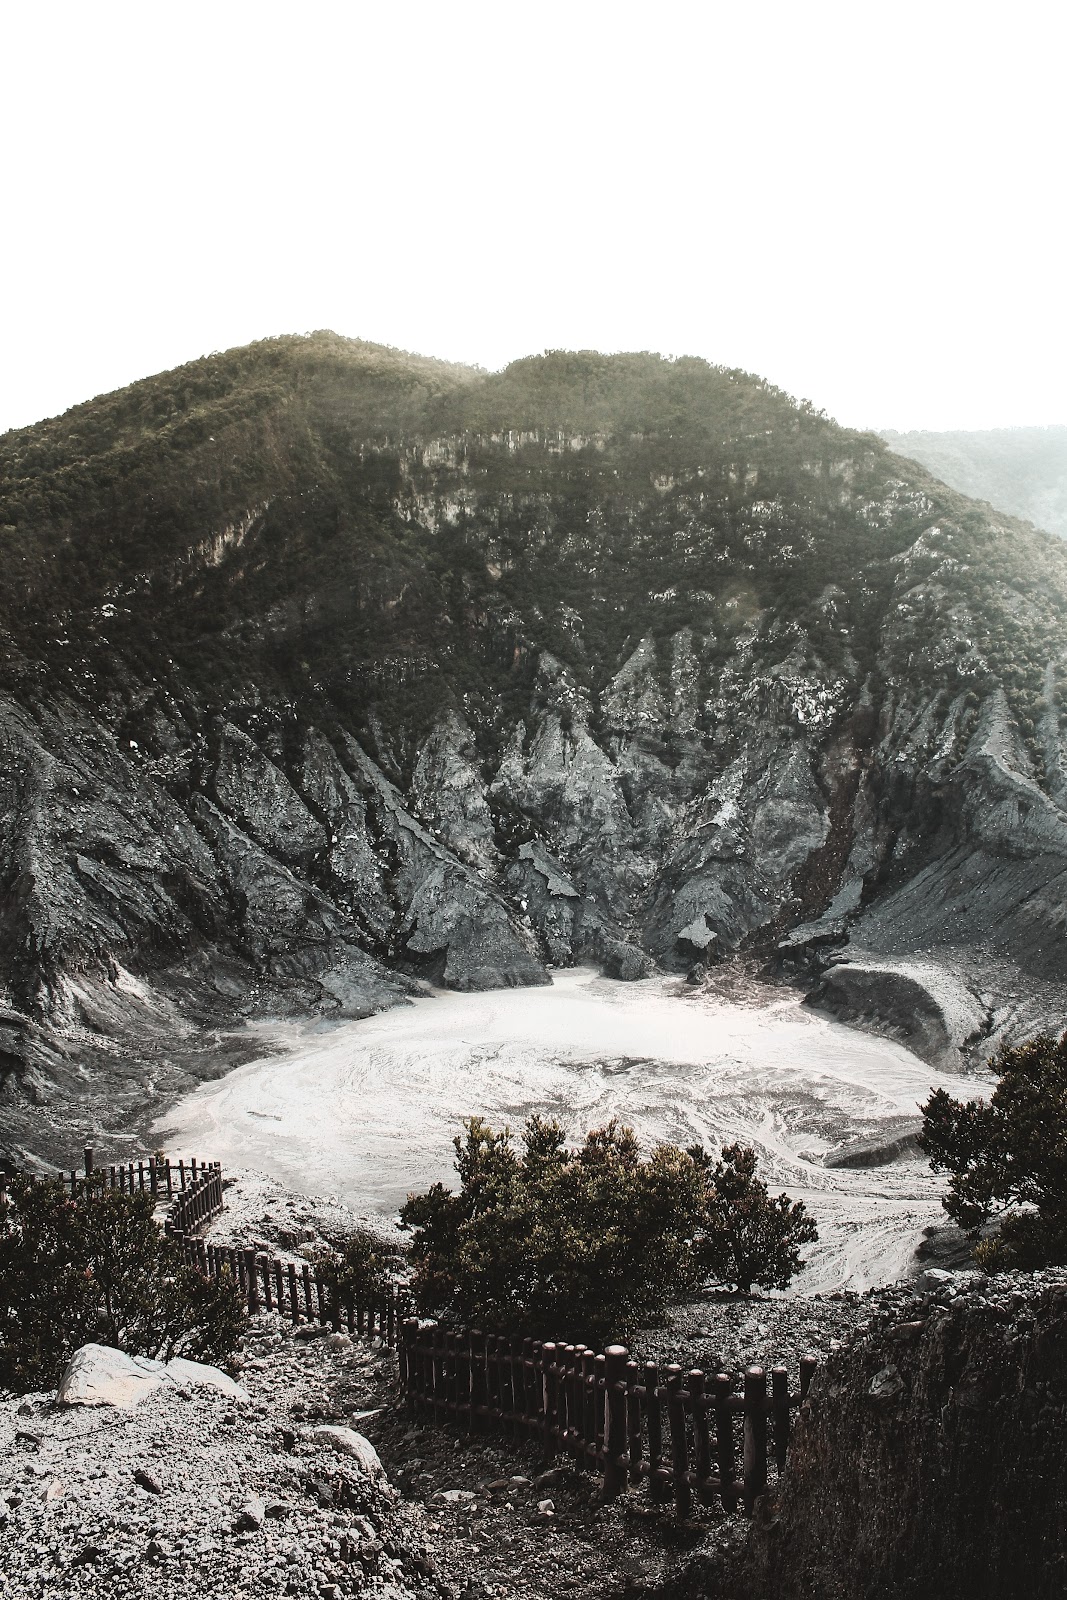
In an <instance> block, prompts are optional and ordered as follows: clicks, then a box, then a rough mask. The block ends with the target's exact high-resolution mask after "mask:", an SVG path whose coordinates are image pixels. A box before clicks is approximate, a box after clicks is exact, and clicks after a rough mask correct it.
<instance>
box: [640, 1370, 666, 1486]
mask: <svg viewBox="0 0 1067 1600" xmlns="http://www.w3.org/2000/svg"><path fill="white" fill-rule="evenodd" d="M644 1389H645V1432H646V1433H647V1435H648V1493H649V1498H650V1499H651V1501H652V1503H653V1505H662V1504H663V1503H664V1501H665V1500H666V1499H667V1485H666V1484H665V1483H664V1481H663V1410H662V1406H661V1402H660V1397H659V1367H658V1366H657V1365H656V1363H655V1362H654V1361H648V1362H646V1363H645V1383H644Z"/></svg>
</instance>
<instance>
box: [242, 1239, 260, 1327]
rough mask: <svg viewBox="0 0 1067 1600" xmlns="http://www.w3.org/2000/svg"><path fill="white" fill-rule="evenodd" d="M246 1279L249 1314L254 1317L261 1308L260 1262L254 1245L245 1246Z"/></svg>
mask: <svg viewBox="0 0 1067 1600" xmlns="http://www.w3.org/2000/svg"><path fill="white" fill-rule="evenodd" d="M245 1279H246V1281H247V1291H248V1315H249V1316H250V1317H254V1316H255V1315H256V1313H257V1311H258V1310H259V1262H258V1261H257V1260H256V1252H255V1249H254V1248H253V1246H252V1245H246V1246H245Z"/></svg>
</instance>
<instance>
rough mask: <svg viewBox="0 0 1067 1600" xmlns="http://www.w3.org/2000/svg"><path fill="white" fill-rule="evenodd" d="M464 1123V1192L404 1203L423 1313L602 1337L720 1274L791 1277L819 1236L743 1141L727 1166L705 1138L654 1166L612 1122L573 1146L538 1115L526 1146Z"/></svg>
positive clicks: (726, 1277)
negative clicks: (760, 1171)
mask: <svg viewBox="0 0 1067 1600" xmlns="http://www.w3.org/2000/svg"><path fill="white" fill-rule="evenodd" d="M464 1126H465V1129H466V1133H465V1135H464V1136H461V1137H457V1138H456V1139H455V1141H454V1143H455V1148H456V1171H457V1173H458V1175H459V1179H460V1187H459V1190H458V1191H457V1192H453V1191H452V1190H450V1189H447V1188H445V1187H444V1185H443V1184H439V1183H438V1184H434V1186H433V1187H432V1188H431V1189H430V1190H428V1191H427V1193H425V1194H422V1195H412V1196H410V1197H409V1199H408V1202H407V1204H406V1205H405V1206H404V1208H403V1210H402V1211H401V1221H402V1222H403V1224H404V1225H405V1227H407V1228H409V1229H411V1231H412V1234H413V1241H412V1245H411V1257H412V1262H413V1266H414V1280H413V1285H412V1287H413V1289H414V1292H415V1297H416V1301H417V1303H418V1306H419V1309H420V1311H422V1312H423V1313H424V1314H428V1315H434V1316H443V1317H446V1318H449V1319H451V1320H454V1321H457V1322H460V1323H467V1324H479V1323H480V1324H483V1325H485V1326H486V1327H489V1328H493V1329H498V1330H501V1331H505V1332H517V1331H519V1330H522V1331H523V1332H527V1333H531V1334H540V1335H542V1336H549V1335H550V1336H552V1337H555V1338H566V1339H582V1340H585V1341H587V1342H589V1343H595V1342H597V1341H598V1340H600V1339H602V1338H604V1337H605V1336H607V1335H610V1334H614V1335H619V1334H622V1333H623V1332H626V1331H627V1330H629V1329H631V1328H634V1327H638V1326H641V1325H642V1324H649V1323H653V1322H656V1321H658V1320H660V1319H661V1318H662V1315H663V1312H664V1310H665V1308H666V1306H667V1305H668V1304H669V1303H670V1302H671V1301H672V1300H678V1299H681V1298H683V1297H684V1296H685V1295H687V1294H691V1293H693V1292H694V1291H695V1290H697V1289H698V1288H699V1287H700V1286H701V1285H702V1284H704V1283H705V1282H707V1281H708V1279H709V1277H712V1276H713V1277H714V1278H715V1281H717V1282H723V1283H729V1284H733V1285H736V1286H737V1287H738V1288H743V1289H745V1290H748V1289H750V1288H751V1287H752V1285H753V1284H754V1283H767V1284H771V1283H774V1284H778V1283H784V1282H788V1279H789V1277H790V1276H792V1272H794V1271H796V1270H797V1268H798V1267H799V1264H800V1263H799V1254H798V1251H799V1246H800V1245H801V1244H802V1243H805V1242H807V1241H808V1240H810V1239H812V1238H814V1237H815V1228H814V1224H813V1223H812V1222H811V1221H810V1219H809V1218H808V1217H807V1216H806V1213H805V1211H804V1207H803V1205H802V1204H799V1203H797V1204H795V1205H791V1204H790V1202H789V1201H788V1200H787V1199H786V1197H785V1196H781V1197H780V1198H779V1199H778V1200H774V1201H772V1200H770V1198H769V1197H768V1195H767V1191H766V1188H765V1186H764V1185H762V1184H761V1183H759V1181H758V1180H756V1179H755V1177H754V1169H755V1156H754V1155H753V1154H752V1152H744V1151H741V1149H740V1147H736V1146H735V1147H730V1148H728V1149H727V1150H724V1151H723V1156H722V1160H721V1161H720V1162H719V1163H718V1164H717V1165H713V1163H712V1162H711V1160H710V1158H709V1157H707V1156H706V1155H705V1153H704V1151H703V1150H702V1149H701V1148H700V1147H699V1146H695V1147H694V1148H693V1149H691V1150H681V1149H679V1148H678V1147H677V1146H675V1145H668V1144H662V1145H658V1146H657V1147H656V1148H655V1149H654V1150H653V1151H652V1153H651V1155H650V1156H648V1157H647V1158H645V1159H642V1157H641V1155H640V1151H639V1148H638V1144H637V1140H636V1138H635V1136H634V1134H633V1132H632V1130H631V1129H629V1128H626V1127H622V1126H620V1125H619V1124H618V1123H617V1122H614V1121H613V1122H611V1123H609V1124H608V1126H607V1127H605V1128H600V1129H597V1130H596V1131H594V1132H592V1133H590V1134H588V1135H587V1136H586V1138H585V1140H584V1142H583V1143H582V1144H581V1145H580V1146H579V1147H578V1148H577V1149H576V1150H572V1149H569V1148H568V1147H567V1144H566V1134H565V1132H564V1130H563V1128H562V1127H561V1126H560V1124H559V1123H558V1122H555V1121H551V1120H546V1119H543V1118H541V1117H532V1118H531V1119H530V1120H529V1121H528V1122H527V1124H526V1127H525V1130H524V1133H523V1139H522V1149H521V1152H520V1151H519V1150H518V1149H516V1147H515V1144H514V1142H513V1140H512V1136H511V1133H510V1131H509V1130H507V1129H505V1130H504V1131H503V1132H500V1133H498V1132H495V1131H494V1130H493V1129H492V1128H491V1127H489V1126H488V1125H487V1124H486V1123H485V1122H483V1121H482V1120H481V1119H480V1118H471V1119H470V1120H469V1121H467V1122H466V1123H465V1124H464ZM750 1156H751V1161H749V1159H748V1158H749V1157H750ZM783 1202H784V1209H783ZM790 1264H791V1267H790Z"/></svg>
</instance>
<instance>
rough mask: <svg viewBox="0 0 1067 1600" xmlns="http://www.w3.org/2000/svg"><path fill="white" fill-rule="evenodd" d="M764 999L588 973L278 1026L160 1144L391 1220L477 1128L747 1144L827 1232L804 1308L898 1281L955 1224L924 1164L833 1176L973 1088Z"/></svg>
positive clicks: (443, 1174) (183, 1108) (806, 1280)
mask: <svg viewBox="0 0 1067 1600" xmlns="http://www.w3.org/2000/svg"><path fill="white" fill-rule="evenodd" d="M757 995H758V991H757ZM759 998H761V999H762V1003H756V1004H748V1005H741V1004H737V1003H736V1002H734V1001H727V1000H723V999H717V998H715V997H714V996H709V995H706V994H695V993H693V992H692V991H687V990H686V989H685V987H684V986H683V985H679V984H678V983H676V982H673V981H671V980H666V979H662V978H655V979H649V980H647V981H645V982H642V983H630V984H622V983H614V982H611V981H609V980H606V979H603V978H601V977H599V976H598V975H596V974H595V973H593V972H591V971H589V970H587V969H582V968H578V969H574V970H571V971H566V972H558V973H556V974H555V980H554V983H553V985H552V987H551V988H550V989H511V990H503V991H499V990H498V991H493V992H491V993H488V994H463V995H460V994H453V993H440V994H438V995H436V996H434V997H433V998H432V999H425V1000H419V1001H416V1002H415V1004H414V1005H412V1006H404V1007H398V1008H396V1009H395V1010H392V1011H388V1012H385V1013H383V1014H382V1015H381V1016H378V1017H372V1018H369V1019H368V1020H366V1021H364V1022H350V1023H340V1024H318V1025H315V1024H307V1023H305V1024H297V1023H275V1024H260V1025H258V1030H259V1032H260V1033H261V1035H262V1036H263V1037H264V1039H265V1040H266V1039H269V1040H270V1042H271V1045H272V1047H273V1048H274V1049H278V1048H279V1047H280V1048H281V1052H282V1053H280V1054H275V1055H271V1056H267V1057H265V1058H264V1059H262V1060H258V1061H253V1062H250V1063H248V1064H247V1065H246V1066H243V1067H239V1068H238V1069H236V1070H235V1071H234V1072H231V1073H229V1074H227V1076H226V1077H224V1078H222V1079H220V1080H219V1081H218V1082H215V1083H210V1084H204V1085H203V1086H201V1087H200V1088H199V1089H197V1090H196V1091H195V1092H194V1093H193V1094H191V1095H190V1096H188V1097H187V1098H186V1099H185V1100H183V1101H182V1102H180V1103H179V1105H178V1106H177V1107H175V1108H174V1109H173V1110H172V1111H171V1112H170V1113H169V1114H168V1115H167V1117H166V1118H165V1119H163V1120H162V1121H161V1122H160V1123H159V1124H158V1125H157V1126H158V1128H159V1130H160V1131H161V1132H163V1133H165V1135H166V1137H167V1139H168V1140H169V1141H170V1142H171V1144H173V1145H177V1144H181V1145H182V1147H183V1148H184V1149H188V1150H189V1151H191V1152H192V1153H194V1154H203V1155H204V1156H206V1157H210V1158H215V1159H218V1160H221V1161H222V1163H223V1165H224V1167H226V1166H243V1167H253V1168H258V1169H260V1170H263V1171H265V1172H268V1173H269V1174H270V1175H271V1176H273V1177H275V1178H277V1179H278V1180H279V1181H280V1182H282V1183H284V1184H286V1185H287V1186H289V1187H291V1188H293V1189H296V1190H299V1191H302V1192H304V1193H309V1194H311V1193H318V1194H337V1195H339V1196H341V1197H342V1198H343V1199H344V1200H345V1201H347V1202H348V1203H349V1204H351V1205H353V1206H355V1207H357V1208H362V1209H380V1210H385V1211H392V1210H394V1209H395V1208H396V1206H397V1205H398V1204H399V1203H400V1202H401V1201H402V1200H403V1198H404V1196H405V1195H406V1194H407V1193H408V1191H409V1190H411V1189H421V1188H424V1187H426V1186H427V1185H428V1184H429V1183H431V1182H433V1181H434V1180H435V1179H442V1180H443V1181H446V1182H448V1181H449V1180H450V1179H451V1177H452V1176H453V1174H452V1168H451V1155H452V1150H451V1139H452V1136H453V1134H454V1133H455V1132H456V1131H457V1129H458V1124H459V1119H460V1118H461V1117H463V1116H470V1115H479V1116H485V1117H487V1118H488V1119H489V1120H490V1121H491V1122H493V1123H494V1124H495V1125H497V1126H499V1125H501V1124H502V1123H508V1124H510V1125H511V1126H512V1127H513V1128H515V1129H518V1127H519V1126H521V1123H522V1121H523V1119H524V1117H526V1116H527V1115H529V1113H530V1112H532V1111H542V1112H548V1113H552V1114H554V1115H556V1116H558V1117H559V1118H560V1119H561V1120H562V1121H563V1122H564V1123H565V1124H566V1125H567V1127H568V1128H569V1130H570V1132H571V1134H572V1135H575V1136H577V1135H579V1134H581V1133H583V1132H584V1131H585V1130H586V1129H588V1128H590V1127H596V1126H599V1125H601V1124H602V1123H604V1122H606V1121H607V1120H608V1119H609V1118H610V1117H612V1116H617V1117H619V1118H620V1119H622V1120H623V1121H625V1122H628V1123H630V1124H631V1125H632V1126H633V1127H635V1128H636V1130H637V1132H638V1133H639V1135H640V1136H641V1138H642V1140H644V1141H645V1142H646V1143H652V1142H654V1141H656V1140H657V1139H670V1140H672V1141H675V1142H680V1143H683V1144H686V1143H692V1142H693V1141H694V1140H700V1141H701V1142H703V1143H705V1144H707V1145H708V1146H709V1147H717V1146H718V1145H719V1144H720V1143H722V1142H723V1141H726V1140H729V1139H731V1138H738V1137H740V1138H742V1139H744V1140H745V1142H747V1143H751V1144H754V1145H755V1146H756V1147H757V1149H758V1150H759V1152H760V1156H761V1170H762V1171H763V1174H764V1176H766V1177H769V1178H770V1179H771V1180H772V1181H773V1182H774V1183H776V1184H780V1185H781V1186H782V1187H785V1188H787V1189H788V1190H789V1191H790V1192H791V1193H793V1194H796V1195H803V1196H804V1198H805V1199H806V1200H807V1201H808V1203H809V1205H810V1207H811V1209H812V1211H813V1212H814V1214H815V1216H816V1218H817V1220H818V1222H819V1225H820V1232H821V1238H820V1242H819V1244H818V1245H817V1246H815V1247H814V1249H813V1251H812V1252H811V1260H810V1264H809V1267H808V1269H807V1270H806V1271H805V1273H804V1274H803V1276H802V1278H801V1279H800V1280H799V1281H798V1285H797V1288H798V1290H799V1291H800V1292H802V1293H814V1292H816V1291H818V1290H826V1289H830V1288H834V1287H837V1286H841V1285H847V1286H850V1287H853V1288H862V1287H865V1286H867V1285H869V1284H871V1283H877V1282H883V1281H886V1280H887V1279H892V1278H895V1277H897V1276H898V1275H899V1274H900V1272H901V1271H903V1270H904V1268H905V1266H906V1263H907V1259H908V1257H909V1255H910V1252H911V1249H912V1248H913V1246H914V1243H915V1240H916V1237H917V1235H918V1233H919V1231H920V1230H921V1229H922V1228H923V1227H924V1226H925V1225H926V1224H927V1223H929V1222H934V1221H937V1220H939V1219H941V1217H942V1213H941V1209H940V1205H939V1199H938V1197H939V1194H940V1188H939V1185H938V1184H937V1183H936V1182H935V1180H934V1179H933V1178H932V1177H931V1175H930V1173H929V1171H928V1169H927V1167H926V1165H925V1163H924V1162H922V1161H921V1160H919V1159H918V1158H915V1159H910V1160H906V1161H898V1162H894V1163H893V1164H892V1165H890V1166H886V1167H881V1168H873V1169H867V1170H860V1171H850V1170H841V1169H838V1170H831V1169H827V1168H826V1167H824V1166H822V1164H821V1162H819V1161H818V1159H817V1156H818V1154H819V1153H821V1151H823V1150H824V1149H826V1148H827V1146H829V1145H833V1144H836V1143H838V1142H839V1141H841V1140H842V1139H845V1138H848V1137H849V1136H850V1135H852V1134H856V1133H862V1134H867V1133H871V1132H874V1131H876V1130H877V1128H878V1126H879V1125H880V1124H884V1123H886V1122H888V1121H890V1120H892V1119H894V1118H897V1117H900V1116H908V1115H914V1114H915V1111H916V1108H917V1106H918V1105H919V1103H920V1102H921V1101H922V1100H924V1099H925V1098H926V1096H927V1095H928V1094H929V1092H930V1090H931V1089H932V1088H935V1087H938V1086H941V1085H944V1086H946V1087H948V1088H950V1090H952V1092H955V1093H959V1092H960V1080H959V1079H958V1078H954V1077H949V1076H946V1075H944V1074H941V1073H938V1072H937V1071H935V1069H934V1068H932V1067H929V1066H927V1065H926V1064H925V1063H924V1062H922V1061H920V1060H919V1059H918V1058H917V1057H916V1056H914V1055H912V1054H911V1053H910V1052H909V1051H907V1050H905V1049H904V1048H903V1047H901V1046H899V1045H896V1044H893V1043H891V1042H890V1041H888V1040H884V1039H876V1038H871V1037H870V1036H868V1035H866V1034H862V1033H858V1032H856V1031H855V1030H853V1029H850V1028H846V1027H843V1026H841V1025H840V1024H838V1023H834V1022H831V1021H829V1020H828V1019H826V1018H824V1017H819V1016H817V1015H816V1014H814V1013H812V1012H810V1011H807V1010H804V1009H802V1008H801V1007H800V1005H799V1002H798V1000H797V999H796V998H794V997H792V996H786V997H783V995H782V992H781V991H779V990H770V989H768V990H766V991H765V992H764V993H763V995H762V996H761V997H759ZM966 1092H967V1093H973V1092H974V1089H973V1086H971V1085H968V1086H967V1088H966ZM813 1156H814V1157H816V1159H812V1157H813Z"/></svg>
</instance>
